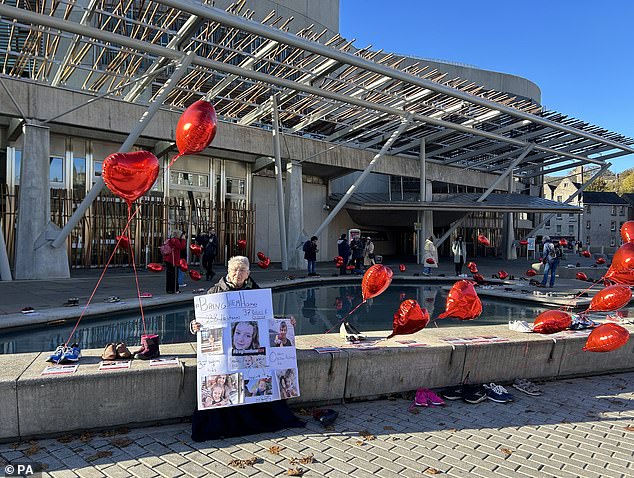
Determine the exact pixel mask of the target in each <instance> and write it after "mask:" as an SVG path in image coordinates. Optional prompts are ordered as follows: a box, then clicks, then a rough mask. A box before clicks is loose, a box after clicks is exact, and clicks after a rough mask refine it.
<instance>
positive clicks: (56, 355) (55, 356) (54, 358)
mask: <svg viewBox="0 0 634 478" xmlns="http://www.w3.org/2000/svg"><path fill="white" fill-rule="evenodd" d="M65 347H66V346H65V345H64V344H62V345H58V346H57V348H56V349H55V352H53V353H52V354H51V355H49V356H48V358H47V359H46V361H47V362H57V363H59V362H60V361H61V360H62V357H63V356H64V349H65Z"/></svg>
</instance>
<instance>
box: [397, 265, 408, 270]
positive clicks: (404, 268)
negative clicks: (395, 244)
mask: <svg viewBox="0 0 634 478" xmlns="http://www.w3.org/2000/svg"><path fill="white" fill-rule="evenodd" d="M406 269H407V267H405V264H399V266H398V270H399V271H401V272H405V270H406Z"/></svg>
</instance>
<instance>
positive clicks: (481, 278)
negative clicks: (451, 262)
mask: <svg viewBox="0 0 634 478" xmlns="http://www.w3.org/2000/svg"><path fill="white" fill-rule="evenodd" d="M473 280H474V281H476V282H477V283H478V284H484V283H485V282H486V281H485V280H484V276H483V275H482V274H478V273H477V272H476V273H475V274H473Z"/></svg>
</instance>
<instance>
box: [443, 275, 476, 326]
mask: <svg viewBox="0 0 634 478" xmlns="http://www.w3.org/2000/svg"><path fill="white" fill-rule="evenodd" d="M481 313H482V302H480V298H479V297H478V293H477V292H476V290H475V287H473V282H471V281H468V280H459V281H458V282H456V283H455V284H454V285H453V286H452V288H451V290H450V291H449V295H448V296H447V303H446V304H445V311H444V312H443V313H442V314H440V315H439V316H438V317H439V318H441V319H444V318H447V317H454V318H456V319H460V320H473V319H475V318H477V317H479V316H480V314H481Z"/></svg>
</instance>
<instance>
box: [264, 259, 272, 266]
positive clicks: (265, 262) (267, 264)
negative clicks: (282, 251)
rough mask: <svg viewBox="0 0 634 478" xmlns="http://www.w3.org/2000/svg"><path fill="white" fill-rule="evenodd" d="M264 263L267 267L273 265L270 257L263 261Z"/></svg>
mask: <svg viewBox="0 0 634 478" xmlns="http://www.w3.org/2000/svg"><path fill="white" fill-rule="evenodd" d="M262 262H264V264H265V265H266V267H268V266H270V265H271V259H269V258H268V257H265V258H264V260H263V261H262Z"/></svg>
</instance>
